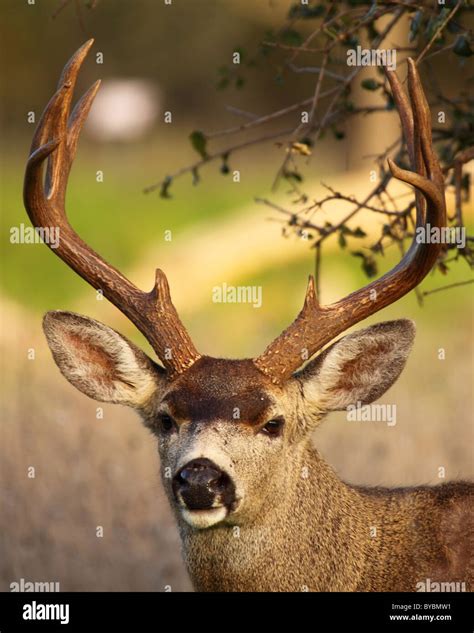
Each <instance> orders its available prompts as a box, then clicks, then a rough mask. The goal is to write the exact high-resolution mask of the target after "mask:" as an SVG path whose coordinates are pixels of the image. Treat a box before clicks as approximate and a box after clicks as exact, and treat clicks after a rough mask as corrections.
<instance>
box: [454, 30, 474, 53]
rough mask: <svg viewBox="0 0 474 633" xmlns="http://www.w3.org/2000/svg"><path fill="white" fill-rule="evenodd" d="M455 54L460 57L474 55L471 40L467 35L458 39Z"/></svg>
mask: <svg viewBox="0 0 474 633" xmlns="http://www.w3.org/2000/svg"><path fill="white" fill-rule="evenodd" d="M453 52H454V53H455V54H456V55H459V56H460V57H470V56H471V55H472V54H473V52H472V49H471V45H470V42H469V39H468V38H467V37H466V36H465V35H460V36H459V37H458V38H457V40H456V43H455V44H454V48H453Z"/></svg>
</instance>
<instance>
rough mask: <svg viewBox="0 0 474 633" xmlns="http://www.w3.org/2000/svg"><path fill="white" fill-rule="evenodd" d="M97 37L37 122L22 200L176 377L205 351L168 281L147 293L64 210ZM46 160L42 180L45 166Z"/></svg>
mask: <svg viewBox="0 0 474 633" xmlns="http://www.w3.org/2000/svg"><path fill="white" fill-rule="evenodd" d="M93 41H94V40H89V41H88V42H86V43H85V44H84V45H83V46H82V47H81V48H80V49H79V50H78V51H77V52H76V53H75V54H74V55H73V56H72V57H71V59H70V60H69V62H68V63H67V64H66V66H65V68H64V70H63V72H62V74H61V78H60V80H59V84H58V90H57V92H56V94H55V95H54V96H53V97H52V99H51V100H50V102H49V103H48V105H47V106H46V109H45V111H44V113H43V115H42V117H41V120H40V122H39V124H38V128H37V130H36V132H35V135H34V138H33V143H32V146H31V151H30V157H29V159H28V162H27V166H26V173H25V181H24V190H23V198H24V203H25V207H26V210H27V212H28V215H29V217H30V220H31V222H32V223H33V225H34V226H35V227H37V228H42V227H51V226H56V227H58V228H59V237H60V240H59V246H58V248H55V249H54V250H53V252H54V253H55V254H56V255H58V257H60V258H61V259H62V260H63V261H64V262H65V263H66V264H67V265H68V266H70V267H71V268H72V269H73V270H74V271H75V272H76V273H77V274H78V275H80V276H81V277H82V278H83V279H85V280H86V281H87V282H88V283H89V284H90V285H91V286H93V287H94V288H96V289H100V290H102V292H103V294H104V296H105V297H107V299H109V301H111V302H112V303H113V304H114V305H115V306H116V307H117V308H118V309H119V310H120V311H121V312H123V314H125V316H127V317H128V318H129V319H130V321H132V323H134V324H135V325H136V326H137V328H138V329H139V330H140V331H141V332H142V333H143V335H144V336H145V337H146V338H147V339H148V341H149V342H150V344H151V345H152V347H153V349H154V350H155V352H156V354H157V355H158V358H159V359H160V360H161V362H162V363H163V365H164V366H165V368H166V369H167V370H168V372H169V374H170V376H171V377H174V376H176V375H178V374H180V373H182V372H183V371H185V370H186V369H187V368H188V367H190V366H191V365H192V364H193V363H194V362H195V361H196V360H197V359H198V358H200V354H199V353H198V352H197V350H196V348H195V347H194V344H193V342H192V341H191V338H190V336H189V334H188V333H187V331H186V329H185V327H184V325H183V324H182V322H181V321H180V319H179V316H178V313H177V312H176V309H175V307H174V306H173V304H172V302H171V297H170V291H169V286H168V281H167V279H166V276H165V274H164V273H163V272H162V271H161V270H159V269H158V270H157V271H156V281H155V286H154V288H153V290H152V291H151V292H149V293H146V292H143V291H142V290H140V289H138V288H137V287H136V286H134V285H133V284H132V283H131V282H130V281H129V280H128V279H127V278H126V277H124V276H123V275H122V274H121V273H120V272H119V271H118V270H117V269H116V268H114V267H113V266H111V265H110V264H108V263H107V262H106V261H105V260H104V259H102V258H101V257H100V255H98V254H97V253H96V252H95V251H93V250H92V249H91V248H90V247H89V246H88V245H87V244H86V243H85V242H84V241H83V240H82V239H81V238H80V237H79V236H78V235H77V233H75V231H74V230H73V229H72V227H71V226H70V224H69V222H68V219H67V216H66V210H65V198H66V188H67V182H68V176H69V172H70V170H71V165H72V162H73V160H74V157H75V154H76V149H77V142H78V140H79V134H80V132H81V128H82V126H83V124H84V122H85V120H86V118H87V115H88V113H89V110H90V108H91V105H92V102H93V100H94V97H95V95H96V93H97V90H98V89H99V85H100V81H97V82H96V83H95V84H94V85H93V86H91V88H89V90H88V91H87V92H86V93H85V94H84V95H83V96H82V98H81V99H80V100H79V102H78V103H77V105H76V107H75V108H74V110H73V112H72V114H70V110H71V102H72V96H73V92H74V86H75V84H76V79H77V75H78V72H79V70H80V68H81V65H82V63H83V61H84V59H85V57H86V55H87V53H88V52H89V50H90V48H91V46H92V44H93ZM46 160H47V170H46V178H45V179H44V182H43V165H44V163H45V161H46Z"/></svg>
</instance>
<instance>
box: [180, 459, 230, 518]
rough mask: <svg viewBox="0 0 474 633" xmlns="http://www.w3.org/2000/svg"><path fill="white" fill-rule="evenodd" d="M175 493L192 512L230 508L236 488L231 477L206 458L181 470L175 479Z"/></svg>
mask: <svg viewBox="0 0 474 633" xmlns="http://www.w3.org/2000/svg"><path fill="white" fill-rule="evenodd" d="M173 492H174V495H175V497H176V498H177V499H178V500H179V497H181V499H182V500H183V501H184V503H185V504H186V506H187V507H188V508H189V509H190V510H208V509H209V508H212V507H216V506H217V505H226V506H230V505H231V503H232V502H233V501H234V500H235V486H234V484H233V483H232V480H231V478H230V477H229V475H227V474H226V473H225V472H224V471H223V470H221V469H220V468H219V467H218V466H216V465H215V464H214V463H213V462H211V460H210V459H206V458H204V457H202V458H199V459H193V460H192V461H190V462H188V463H187V464H186V465H185V466H183V468H181V470H180V471H179V472H178V473H177V474H176V475H175V476H174V478H173Z"/></svg>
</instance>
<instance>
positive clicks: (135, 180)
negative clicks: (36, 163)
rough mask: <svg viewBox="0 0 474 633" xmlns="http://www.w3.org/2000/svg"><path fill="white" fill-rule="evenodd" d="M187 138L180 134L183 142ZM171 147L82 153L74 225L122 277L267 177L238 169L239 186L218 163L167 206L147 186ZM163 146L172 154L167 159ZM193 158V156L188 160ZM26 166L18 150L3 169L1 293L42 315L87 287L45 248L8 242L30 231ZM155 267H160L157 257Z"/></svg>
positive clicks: (184, 182) (72, 191)
mask: <svg viewBox="0 0 474 633" xmlns="http://www.w3.org/2000/svg"><path fill="white" fill-rule="evenodd" d="M183 137H184V139H185V138H186V136H185V134H183V133H182V132H180V133H179V140H180V141H181V142H182V141H183ZM174 141H175V138H174V136H173V135H170V136H169V137H166V138H165V139H163V138H160V139H159V141H158V142H156V143H155V144H153V143H152V142H150V144H149V145H148V147H147V148H145V150H147V151H145V152H144V151H143V149H144V148H143V147H134V148H130V147H128V146H115V147H114V146H110V145H109V146H107V147H99V148H94V147H91V146H90V145H89V146H87V144H84V147H80V150H79V154H78V157H77V160H76V161H75V164H74V166H73V169H72V172H71V176H70V184H69V187H68V195H67V209H68V216H69V219H70V221H71V224H72V226H73V227H74V228H75V230H76V231H77V233H78V234H79V235H80V236H81V237H82V238H83V239H84V240H85V241H86V242H88V243H89V244H90V245H91V247H92V248H94V250H96V251H98V252H99V253H100V254H101V255H102V256H103V257H104V258H105V259H106V260H107V261H108V262H109V263H111V264H113V265H114V266H115V267H117V268H119V269H121V270H123V271H126V270H127V269H129V268H130V267H132V266H133V265H134V264H136V263H137V262H138V261H139V259H140V257H141V255H142V254H143V253H144V252H145V251H146V250H147V249H148V248H149V247H150V245H152V244H154V243H156V242H161V245H160V248H166V242H165V241H164V232H165V230H171V231H172V233H173V239H174V238H175V236H176V235H177V234H179V233H180V232H181V231H183V230H184V229H186V228H189V227H191V226H192V225H194V224H196V223H199V222H200V221H201V220H206V221H207V222H209V221H212V220H213V219H214V218H216V220H217V219H219V220H222V219H224V218H226V217H228V216H229V215H231V214H232V213H236V212H238V211H239V207H240V206H241V205H243V204H245V203H248V202H249V201H250V200H252V199H253V197H254V196H255V195H256V193H258V191H259V186H260V185H261V182H262V179H263V174H262V170H258V172H257V171H256V170H254V169H252V168H251V166H250V165H249V166H248V167H247V169H246V168H245V164H242V165H240V163H239V166H238V168H239V169H240V170H241V182H240V183H238V184H236V183H232V181H231V178H232V176H231V175H230V174H228V175H226V176H223V175H221V174H220V173H219V164H218V163H215V164H211V165H209V166H207V167H206V168H205V170H204V171H203V174H202V177H203V178H204V179H205V182H204V183H201V184H199V185H198V186H195V185H193V184H192V181H191V176H190V175H189V174H187V175H185V176H184V177H182V178H180V179H178V180H176V182H175V183H174V184H173V186H172V189H171V195H172V198H170V199H166V200H165V199H162V198H160V197H159V195H158V193H152V194H146V195H145V194H144V193H143V191H142V190H143V188H144V187H145V186H146V185H148V184H150V183H151V182H153V181H154V180H156V179H160V177H161V178H162V177H164V176H165V175H166V173H167V168H169V165H168V164H167V163H166V158H168V157H169V153H170V152H169V144H173V143H174ZM25 147H26V143H25ZM156 147H159V148H161V155H160V157H159V158H158V159H156V160H155V159H154V157H153V156H152V153H153V152H156ZM163 147H165V148H168V149H167V150H166V158H165V156H164V150H163ZM195 159H196V157H195V156H194V155H191V156H190V161H192V160H195ZM25 160H26V155H25V156H21V155H20V154H19V152H18V151H16V152H15V151H13V152H12V153H11V154H9V158H8V161H7V160H5V161H4V164H3V167H2V187H1V189H2V191H1V199H0V206H1V209H2V213H1V231H2V235H4V243H3V245H4V248H3V260H2V261H3V262H4V263H5V262H8V265H6V267H5V270H4V274H3V275H2V276H1V280H0V284H1V286H0V288H1V289H2V291H3V292H5V293H6V294H7V296H9V297H10V298H12V299H15V300H16V301H19V302H20V303H22V304H23V305H25V306H27V307H29V308H32V309H34V310H37V311H42V310H45V309H47V308H49V307H51V306H52V305H54V304H57V305H58V307H59V305H60V304H61V302H62V303H63V304H66V303H67V302H68V301H70V300H72V299H73V298H74V297H77V296H78V295H80V294H81V293H84V291H85V284H84V282H83V281H82V280H81V279H79V278H78V277H77V275H75V274H74V273H72V272H71V271H70V270H69V269H68V268H67V266H65V265H64V264H63V263H62V262H61V261H60V260H59V259H58V258H57V257H56V256H55V255H54V254H53V253H51V252H50V251H49V249H48V248H46V247H45V246H44V245H42V244H20V245H18V244H11V243H10V239H9V237H10V228H11V227H18V226H20V225H21V224H22V223H23V224H25V226H31V224H30V221H29V218H28V216H27V214H26V211H25V209H24V206H23V200H22V187H23V173H24V163H25ZM171 162H172V159H171ZM234 162H235V161H234ZM97 170H102V171H103V172H104V181H103V182H100V183H99V182H97V181H96V171H97ZM268 173H269V174H270V171H269V170H268ZM156 262H157V265H159V263H160V252H159V251H158V252H157V258H156Z"/></svg>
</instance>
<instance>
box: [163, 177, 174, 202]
mask: <svg viewBox="0 0 474 633" xmlns="http://www.w3.org/2000/svg"><path fill="white" fill-rule="evenodd" d="M172 182H173V179H172V178H171V176H166V178H165V179H164V180H163V183H162V185H161V189H160V198H171V196H170V191H169V189H170V187H171V183H172Z"/></svg>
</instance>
